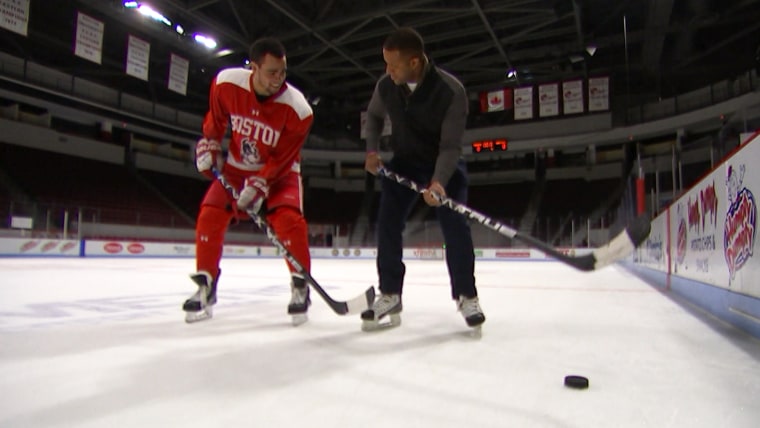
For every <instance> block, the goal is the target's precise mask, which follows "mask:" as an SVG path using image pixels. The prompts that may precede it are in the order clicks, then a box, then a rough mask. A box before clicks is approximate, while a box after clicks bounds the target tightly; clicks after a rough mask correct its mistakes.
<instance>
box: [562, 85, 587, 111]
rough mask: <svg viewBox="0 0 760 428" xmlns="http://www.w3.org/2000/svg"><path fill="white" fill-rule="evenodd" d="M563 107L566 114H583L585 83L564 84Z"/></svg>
mask: <svg viewBox="0 0 760 428" xmlns="http://www.w3.org/2000/svg"><path fill="white" fill-rule="evenodd" d="M562 105H563V107H564V113H565V114H574V113H583V82H582V81H580V80H570V81H568V82H562Z"/></svg>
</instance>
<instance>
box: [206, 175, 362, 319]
mask: <svg viewBox="0 0 760 428" xmlns="http://www.w3.org/2000/svg"><path fill="white" fill-rule="evenodd" d="M211 172H212V173H213V174H214V177H216V179H217V180H218V181H219V183H220V184H221V185H222V186H223V187H224V188H225V189H226V190H227V191H228V192H229V193H230V195H232V197H233V198H234V199H235V200H237V199H238V197H240V195H239V193H238V191H237V189H235V188H234V187H233V186H232V185H231V184H230V183H228V182H227V180H226V179H225V178H224V175H222V173H221V172H219V170H217V169H216V168H212V169H211ZM246 213H248V216H250V217H251V219H252V220H253V221H254V222H255V223H256V225H257V226H258V227H259V228H260V229H261V230H262V231H264V233H266V235H267V237H268V238H269V241H271V242H272V244H273V245H274V246H275V247H276V248H277V249H278V250H279V251H280V254H282V255H283V256H284V257H285V259H286V260H287V261H288V262H290V264H291V265H292V266H293V267H294V268H295V269H296V271H297V272H298V273H299V274H301V275H303V277H304V279H306V282H308V283H309V284H310V285H311V288H313V289H314V291H316V292H317V294H319V295H320V296H322V299H324V301H325V302H326V303H327V305H328V306H329V307H330V309H332V310H333V311H334V312H335V313H336V314H338V315H349V314H359V313H361V312H363V311H365V310H367V309H369V307H370V305H372V302H374V301H375V287H369V288H368V289H367V290H365V291H364V293H362V294H360V295H358V296H356V297H354V298H353V299H351V300H347V301H337V300H335V299H333V298H332V297H330V295H329V294H327V291H325V289H324V288H322V286H321V285H319V283H318V282H317V280H316V279H314V277H313V276H311V273H309V271H308V270H306V269H305V268H304V267H303V265H301V263H299V262H298V260H297V259H296V258H295V257H294V256H293V254H291V253H290V251H288V249H287V248H285V245H283V243H282V242H281V241H280V239H279V238H277V235H276V234H275V233H274V230H273V229H272V227H271V226H269V223H267V221H266V220H265V219H264V218H263V217H261V216H259V215H258V214H256V213H255V212H254V211H253V209H249V210H247V211H246Z"/></svg>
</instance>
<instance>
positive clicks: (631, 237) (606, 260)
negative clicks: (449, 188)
mask: <svg viewBox="0 0 760 428" xmlns="http://www.w3.org/2000/svg"><path fill="white" fill-rule="evenodd" d="M378 174H380V175H381V176H383V177H385V178H388V179H390V180H392V181H395V182H397V183H399V184H401V185H402V186H406V187H408V188H410V189H412V190H414V191H415V192H418V193H425V192H427V189H426V188H425V187H424V186H421V185H419V184H417V183H415V182H414V181H412V180H409V179H408V178H406V177H403V176H401V175H399V174H396V173H395V172H393V171H390V170H388V169H386V168H385V167H380V168H379V169H378ZM436 197H437V199H438V200H439V201H440V202H441V205H443V206H445V207H446V208H449V209H451V210H453V211H456V212H458V213H460V214H462V215H463V216H465V217H467V218H468V219H470V220H474V221H476V222H478V223H480V224H482V225H483V226H485V227H487V228H489V229H491V230H494V231H496V232H498V233H500V234H502V235H504V236H506V237H508V238H510V239H513V240H516V241H520V242H522V243H524V244H527V245H528V246H529V247H531V248H534V249H537V250H539V251H541V252H543V253H544V254H547V255H549V256H551V257H554V258H555V259H557V260H559V261H561V262H563V263H566V264H568V265H570V266H572V267H574V268H576V269H579V270H582V271H592V270H596V269H599V268H601V267H603V266H606V265H608V264H611V263H614V262H616V261H619V260H621V259H623V258H625V257H627V256H628V255H629V254H631V252H633V250H634V249H635V248H636V247H637V246H638V245H639V244H641V243H642V242H643V241H644V240H645V239H646V238H647V236H648V235H649V230H650V228H651V224H650V222H649V220H648V219H646V218H645V217H639V218H637V219H635V220H634V221H633V222H631V224H629V225H628V227H626V228H625V230H623V231H622V232H620V233H619V234H618V235H617V236H615V237H614V238H613V239H612V240H611V241H610V242H609V243H608V244H607V245H605V246H603V247H600V248H596V249H594V250H593V251H591V252H590V253H588V254H584V255H580V256H573V255H569V254H567V253H565V252H564V251H562V250H559V249H557V248H555V247H553V246H551V245H549V244H547V243H545V242H543V241H540V240H538V239H536V238H534V237H532V236H530V235H526V234H524V233H521V232H519V231H517V230H515V229H513V228H511V227H509V226H507V225H506V224H504V223H501V222H499V221H498V220H495V219H493V218H491V217H489V216H487V215H485V214H483V213H480V212H478V211H475V210H474V209H472V208H470V207H468V206H466V205H464V204H461V203H459V202H457V201H455V200H453V199H451V198H448V197H446V196H439V195H436Z"/></svg>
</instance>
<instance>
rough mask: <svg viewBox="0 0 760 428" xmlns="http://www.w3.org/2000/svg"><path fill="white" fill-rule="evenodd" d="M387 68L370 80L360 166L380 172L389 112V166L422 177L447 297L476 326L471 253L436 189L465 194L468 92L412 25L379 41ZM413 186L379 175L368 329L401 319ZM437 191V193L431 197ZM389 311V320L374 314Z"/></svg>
mask: <svg viewBox="0 0 760 428" xmlns="http://www.w3.org/2000/svg"><path fill="white" fill-rule="evenodd" d="M383 59H384V60H385V63H386V74H385V75H384V76H383V77H381V78H380V80H379V81H378V82H377V85H376V86H375V92H374V94H373V95H372V99H371V100H370V102H369V106H368V108H367V123H366V128H365V132H366V136H367V155H366V159H365V169H366V170H367V171H369V172H370V173H372V174H375V175H376V174H377V173H378V169H379V168H380V167H383V161H382V159H381V158H380V154H379V153H378V146H379V141H380V133H381V131H382V127H383V120H384V118H385V116H386V115H388V116H389V117H390V121H391V128H392V131H391V148H392V150H393V158H392V159H391V160H390V161H389V162H388V165H387V167H388V169H390V170H392V171H394V172H396V173H398V174H400V175H403V176H405V177H407V178H409V179H411V180H414V181H416V182H418V183H423V184H426V185H427V186H428V187H427V191H426V192H425V193H423V198H424V200H425V202H426V203H427V204H428V205H430V206H434V207H437V208H436V215H437V217H438V221H439V223H440V226H441V230H442V232H443V238H444V242H445V244H446V264H447V267H448V271H449V277H450V278H451V296H452V298H453V299H454V300H455V301H456V303H457V307H458V309H459V311H460V312H461V313H462V315H463V316H464V319H465V321H466V323H467V325H468V326H470V327H473V328H480V325H481V324H483V322H485V316H484V315H483V311H482V310H481V308H480V304H479V302H478V292H477V289H476V288H475V276H474V265H475V254H474V250H473V245H472V236H471V233H470V227H469V225H468V224H467V221H466V219H465V217H464V216H462V215H460V214H458V213H456V212H454V211H452V210H450V209H447V208H445V207H441V206H440V200H439V197H440V196H447V197H449V198H451V199H453V200H455V201H458V202H461V203H466V201H467V173H466V169H465V163H464V161H463V159H462V158H461V144H462V135H463V133H464V127H465V122H466V119H467V110H468V107H467V94H466V92H465V89H464V86H462V83H461V82H459V80H457V79H456V78H455V77H454V76H452V75H451V74H449V73H447V72H445V71H443V70H441V69H440V68H438V67H436V66H435V65H434V64H433V63H432V62H431V61H430V60H429V59H428V57H427V56H426V55H425V47H424V42H423V40H422V37H421V36H420V35H419V34H418V33H417V32H416V31H415V30H413V29H411V28H400V29H398V30H396V31H394V32H393V33H391V34H390V35H389V36H388V38H387V39H386V40H385V43H384V44H383ZM417 195H418V194H417V192H415V191H413V190H411V189H408V188H406V187H403V186H400V185H398V184H397V183H394V182H392V181H391V180H383V181H382V194H381V197H380V208H379V213H378V219H377V222H378V224H377V239H378V251H377V270H378V275H379V280H380V285H379V287H380V292H381V294H380V296H379V297H378V299H377V300H376V301H375V302H374V304H373V305H372V307H371V308H370V309H368V310H366V311H365V312H364V313H362V320H363V329H365V330H373V329H376V328H378V327H380V326H385V325H392V326H393V325H398V324H400V322H401V317H400V315H399V314H400V313H401V309H402V303H401V293H402V289H403V285H404V273H405V271H406V268H405V266H404V263H403V260H402V249H403V248H402V246H403V242H402V232H403V230H404V227H405V225H406V220H407V217H408V216H409V214H410V212H411V210H412V208H413V207H414V204H415V202H416V198H417ZM436 196H438V197H436ZM386 316H388V318H389V320H390V322H389V323H383V324H381V323H380V322H379V321H380V320H381V319H383V318H384V317H386Z"/></svg>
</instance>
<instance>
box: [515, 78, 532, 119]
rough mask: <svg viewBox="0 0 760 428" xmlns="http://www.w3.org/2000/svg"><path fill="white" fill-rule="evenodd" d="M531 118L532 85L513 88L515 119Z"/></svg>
mask: <svg viewBox="0 0 760 428" xmlns="http://www.w3.org/2000/svg"><path fill="white" fill-rule="evenodd" d="M532 118H533V86H527V87H524V88H515V120H525V119H532Z"/></svg>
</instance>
